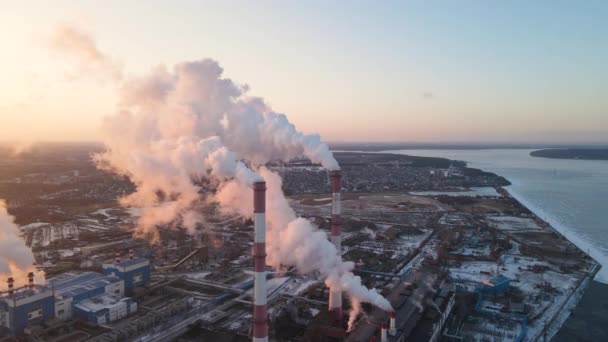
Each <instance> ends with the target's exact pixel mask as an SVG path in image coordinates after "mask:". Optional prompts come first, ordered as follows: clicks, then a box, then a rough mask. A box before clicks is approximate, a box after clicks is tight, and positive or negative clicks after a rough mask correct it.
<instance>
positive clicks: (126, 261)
mask: <svg viewBox="0 0 608 342" xmlns="http://www.w3.org/2000/svg"><path fill="white" fill-rule="evenodd" d="M144 262H149V261H148V259H146V258H133V259H121V261H120V264H119V265H120V267H129V266H133V265H137V264H140V263H144ZM103 266H104V268H105V267H112V266H114V267H116V264H114V263H111V264H104V265H103Z"/></svg>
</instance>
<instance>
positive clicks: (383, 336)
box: [380, 323, 388, 342]
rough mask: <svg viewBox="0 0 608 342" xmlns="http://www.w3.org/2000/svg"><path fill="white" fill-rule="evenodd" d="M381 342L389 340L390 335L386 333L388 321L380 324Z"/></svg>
mask: <svg viewBox="0 0 608 342" xmlns="http://www.w3.org/2000/svg"><path fill="white" fill-rule="evenodd" d="M380 342H388V336H387V335H386V323H382V325H380Z"/></svg>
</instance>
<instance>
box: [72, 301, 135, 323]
mask: <svg viewBox="0 0 608 342" xmlns="http://www.w3.org/2000/svg"><path fill="white" fill-rule="evenodd" d="M135 312H137V302H135V301H134V300H133V299H131V298H129V297H119V296H113V295H100V296H97V297H94V298H91V299H87V300H84V301H82V302H80V303H78V304H76V305H75V306H74V317H75V318H77V319H81V320H84V321H89V322H93V323H96V324H106V323H109V322H113V321H116V320H118V319H121V318H123V317H126V316H128V315H130V314H133V313H135Z"/></svg>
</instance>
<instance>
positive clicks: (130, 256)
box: [129, 248, 135, 260]
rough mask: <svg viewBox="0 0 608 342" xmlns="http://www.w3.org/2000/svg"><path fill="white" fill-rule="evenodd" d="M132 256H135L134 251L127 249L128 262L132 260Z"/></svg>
mask: <svg viewBox="0 0 608 342" xmlns="http://www.w3.org/2000/svg"><path fill="white" fill-rule="evenodd" d="M134 256H135V251H134V250H133V248H129V260H133V257H134Z"/></svg>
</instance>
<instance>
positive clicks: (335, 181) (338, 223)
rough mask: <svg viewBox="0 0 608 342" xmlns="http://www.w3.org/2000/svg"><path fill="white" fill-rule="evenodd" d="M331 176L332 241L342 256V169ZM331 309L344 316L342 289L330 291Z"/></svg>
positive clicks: (335, 316) (339, 316)
mask: <svg viewBox="0 0 608 342" xmlns="http://www.w3.org/2000/svg"><path fill="white" fill-rule="evenodd" d="M329 176H330V177H331V242H332V243H333V244H334V246H335V247H336V250H337V251H338V257H340V258H341V257H342V241H341V239H340V233H341V230H342V217H341V212H342V210H341V208H340V205H341V203H340V201H341V198H340V189H341V188H342V186H341V184H340V177H341V174H340V170H333V171H330V172H329ZM329 311H330V313H332V314H333V318H335V319H336V320H340V321H341V320H342V318H343V317H344V315H343V312H342V291H341V290H340V289H335V288H334V289H330V291H329Z"/></svg>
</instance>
